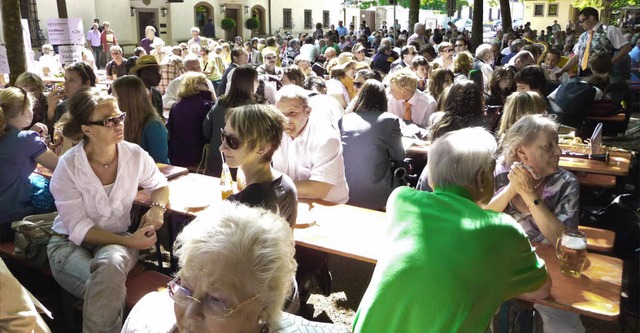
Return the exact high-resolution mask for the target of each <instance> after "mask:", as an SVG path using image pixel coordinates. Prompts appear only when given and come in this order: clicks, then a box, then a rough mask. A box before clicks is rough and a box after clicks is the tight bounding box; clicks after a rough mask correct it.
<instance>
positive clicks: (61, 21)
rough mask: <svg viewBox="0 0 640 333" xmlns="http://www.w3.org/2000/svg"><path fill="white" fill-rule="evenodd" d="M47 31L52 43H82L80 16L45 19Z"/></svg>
mask: <svg viewBox="0 0 640 333" xmlns="http://www.w3.org/2000/svg"><path fill="white" fill-rule="evenodd" d="M47 32H48V33H49V43H50V44H52V45H64V44H84V29H83V28H82V19H81V18H50V19H47Z"/></svg>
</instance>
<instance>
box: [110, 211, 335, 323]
mask: <svg viewBox="0 0 640 333" xmlns="http://www.w3.org/2000/svg"><path fill="white" fill-rule="evenodd" d="M219 208H220V209H219V210H218V211H217V213H216V214H211V215H208V216H207V217H206V218H205V217H201V218H199V219H197V220H195V221H193V222H191V223H190V224H189V225H187V226H186V227H185V228H184V230H183V231H182V233H181V234H180V235H179V236H178V238H177V240H176V244H175V248H176V255H177V256H178V257H179V258H180V260H179V265H180V270H179V271H178V274H177V275H176V278H175V279H174V280H173V281H171V282H170V283H169V285H168V290H166V291H161V292H153V293H150V294H147V295H146V296H145V297H143V298H142V299H141V300H140V301H139V302H138V303H137V304H136V306H135V307H134V308H133V309H132V310H131V312H130V314H129V318H127V322H126V323H125V325H124V328H123V330H122V332H210V333H217V332H256V333H257V332H260V333H262V332H271V333H275V332H281V333H284V332H298V331H303V330H304V329H305V328H303V327H302V326H312V328H311V327H308V328H306V329H308V330H312V331H313V332H347V330H346V329H344V328H340V327H336V326H334V325H330V324H323V323H315V322H309V321H307V320H305V319H303V318H300V317H297V316H294V315H291V314H288V313H284V312H282V310H281V309H282V306H283V305H284V301H285V298H286V296H287V295H288V292H289V290H290V287H291V282H292V279H291V276H292V275H293V274H294V272H295V270H296V262H295V260H294V258H293V255H294V252H295V251H294V246H293V243H294V242H293V235H292V230H291V228H289V225H288V224H287V223H286V222H285V221H284V220H283V219H282V218H281V217H279V216H278V215H276V214H273V213H270V212H268V211H266V210H263V209H259V208H249V207H247V206H243V205H239V204H234V203H229V202H224V203H222V204H221V206H220V207H219ZM172 303H173V304H172Z"/></svg>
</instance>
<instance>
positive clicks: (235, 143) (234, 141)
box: [220, 128, 240, 150]
mask: <svg viewBox="0 0 640 333" xmlns="http://www.w3.org/2000/svg"><path fill="white" fill-rule="evenodd" d="M220 139H221V140H222V142H224V143H226V144H227V147H229V148H230V149H232V150H238V149H239V148H240V139H238V138H236V137H233V136H230V135H227V133H226V132H225V131H224V128H221V129H220Z"/></svg>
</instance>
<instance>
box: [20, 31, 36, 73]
mask: <svg viewBox="0 0 640 333" xmlns="http://www.w3.org/2000/svg"><path fill="white" fill-rule="evenodd" d="M20 22H22V40H23V41H24V55H25V57H26V58H27V70H28V71H30V72H33V71H35V69H36V66H35V59H34V54H33V50H32V49H31V31H29V22H28V21H27V20H26V19H22V20H20Z"/></svg>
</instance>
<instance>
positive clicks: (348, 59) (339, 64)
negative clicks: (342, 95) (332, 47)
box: [331, 52, 357, 70]
mask: <svg viewBox="0 0 640 333" xmlns="http://www.w3.org/2000/svg"><path fill="white" fill-rule="evenodd" d="M332 61H334V60H332ZM335 62H336V65H335V66H333V67H332V68H331V69H332V70H334V69H345V68H347V66H349V65H351V64H355V63H357V61H356V60H355V59H354V57H353V53H351V52H342V53H340V55H339V56H338V57H337V58H335Z"/></svg>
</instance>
